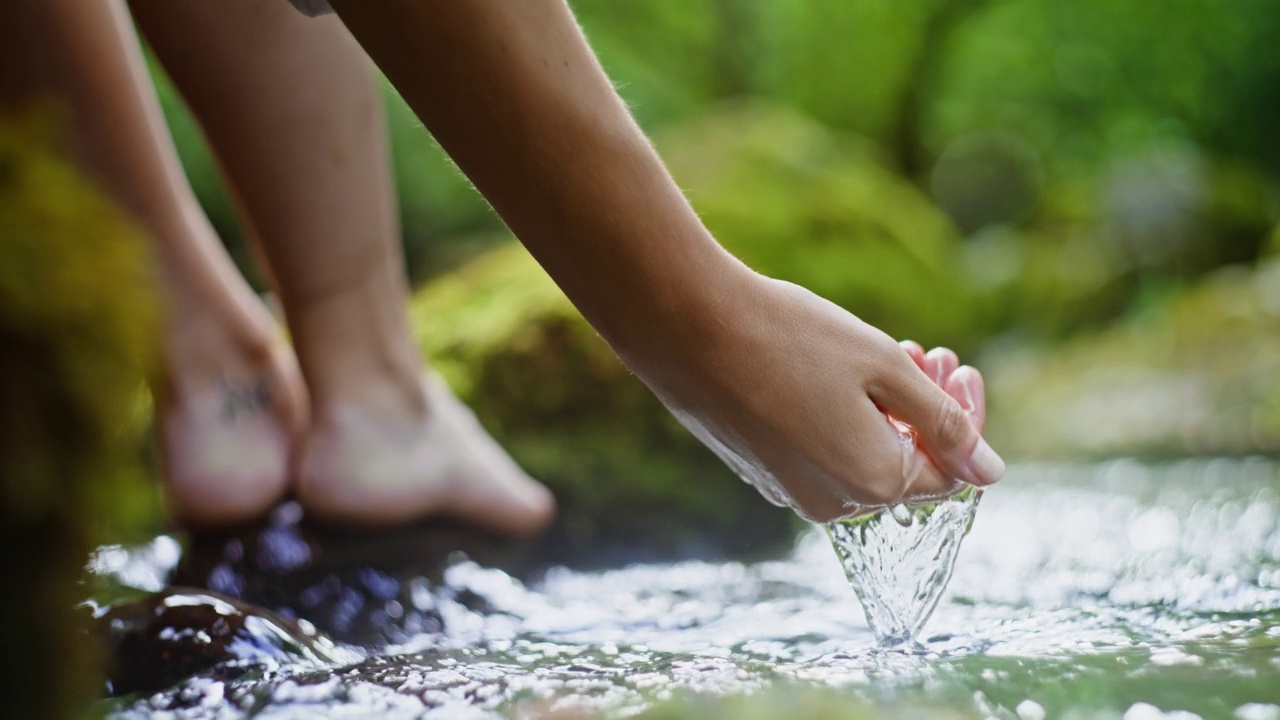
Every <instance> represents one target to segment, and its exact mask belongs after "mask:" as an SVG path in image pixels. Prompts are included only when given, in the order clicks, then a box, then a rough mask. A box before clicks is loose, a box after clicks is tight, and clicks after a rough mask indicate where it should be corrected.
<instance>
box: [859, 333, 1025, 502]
mask: <svg viewBox="0 0 1280 720" xmlns="http://www.w3.org/2000/svg"><path fill="white" fill-rule="evenodd" d="M970 372H972V373H973V376H972V377H971V376H969V375H967V374H966V373H959V374H961V376H962V377H961V380H962V381H964V385H965V386H966V388H967V389H968V390H969V391H970V394H971V395H970V396H972V395H974V394H976V395H978V396H979V397H975V398H974V400H975V401H976V400H979V399H980V395H981V392H982V385H981V376H980V375H978V374H977V371H970ZM958 384H959V383H957V385H958ZM975 390H976V393H974V392H973V391H975ZM959 391H960V387H953V388H952V392H953V393H954V394H955V395H961V396H962V397H963V395H962V393H961V392H959ZM869 394H870V395H871V399H872V400H874V401H875V403H876V404H877V405H879V406H880V407H881V408H882V409H884V411H885V412H887V413H889V414H890V415H892V416H893V417H895V418H897V419H899V420H901V421H902V422H905V423H907V424H908V425H911V426H912V427H913V428H915V431H916V437H917V441H918V443H919V447H920V448H921V449H922V450H924V452H925V454H927V455H928V456H929V459H930V460H932V461H933V464H934V465H935V466H936V467H937V468H938V470H940V471H941V472H942V473H943V475H945V476H949V477H953V478H956V479H958V480H962V481H964V482H967V483H969V484H971V485H990V484H992V483H994V482H996V481H997V480H999V479H1000V478H1001V477H1003V476H1004V471H1005V465H1004V460H1002V459H1001V458H1000V456H999V455H997V454H996V452H995V451H994V450H992V449H991V446H990V445H988V444H987V441H986V440H983V439H982V435H981V434H980V432H979V428H980V427H981V424H982V422H983V421H984V420H985V417H984V416H985V403H982V404H981V405H979V404H978V403H977V402H969V403H967V404H968V407H967V408H966V407H962V406H961V404H960V402H958V401H957V399H956V398H955V397H953V396H952V395H951V394H948V392H947V391H946V390H944V389H943V388H940V387H938V385H937V384H936V383H934V382H933V380H931V379H930V378H929V376H927V375H925V374H924V372H923V371H921V370H920V368H919V367H917V366H916V364H915V363H914V362H913V361H912V360H911V358H910V356H908V354H907V353H906V352H905V351H904V352H903V353H902V358H901V361H900V362H893V363H891V366H890V367H888V368H886V370H885V372H884V374H883V376H882V377H881V378H880V379H879V381H878V382H877V383H875V385H874V386H873V387H872V388H870V389H869ZM969 411H972V413H971V412H969Z"/></svg>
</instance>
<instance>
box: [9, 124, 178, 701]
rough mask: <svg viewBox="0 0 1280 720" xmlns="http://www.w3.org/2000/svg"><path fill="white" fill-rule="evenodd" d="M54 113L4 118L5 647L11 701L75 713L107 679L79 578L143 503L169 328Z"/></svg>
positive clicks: (139, 253)
mask: <svg viewBox="0 0 1280 720" xmlns="http://www.w3.org/2000/svg"><path fill="white" fill-rule="evenodd" d="M51 117H52V113H47V112H36V113H32V114H31V115H30V116H29V117H27V118H8V117H4V118H0V238H3V239H4V242H3V243H2V244H0V347H3V348H4V351H3V353H0V397H3V402H2V403H0V547H3V548H4V549H5V552H4V555H3V557H4V560H3V561H2V563H0V577H4V579H5V583H6V586H7V587H9V588H11V591H10V592H7V593H5V596H4V599H3V601H0V602H2V603H3V607H2V609H0V644H2V645H3V646H4V648H5V652H6V653H7V654H8V655H9V656H10V657H11V658H13V659H14V662H11V663H8V664H7V665H6V670H5V672H4V679H5V682H6V683H7V685H6V687H7V688H8V691H7V692H6V693H5V703H6V711H7V712H9V713H12V714H13V716H14V717H48V718H60V717H63V718H70V717H79V716H80V713H81V712H82V711H83V707H84V703H85V701H86V700H87V699H89V698H91V697H92V696H93V695H94V693H95V691H96V689H97V688H95V687H94V686H93V679H94V677H95V675H96V673H95V672H94V669H95V663H96V661H97V658H96V657H94V653H93V652H92V651H91V649H86V648H85V647H84V642H83V638H82V637H81V636H80V632H81V628H80V624H79V623H78V622H77V618H76V616H75V615H74V614H73V607H74V605H75V603H76V602H78V601H79V600H80V599H81V598H80V595H81V592H80V590H79V588H78V586H77V581H78V579H79V577H80V575H81V570H82V568H83V565H84V562H85V559H86V558H87V556H88V552H89V549H90V548H91V547H92V544H93V543H94V542H95V541H96V540H97V537H96V535H95V533H94V532H93V529H94V528H97V527H99V526H100V525H101V524H102V521H103V520H104V519H105V517H106V516H110V515H115V518H114V520H116V521H117V522H118V521H120V520H121V519H122V518H121V515H123V514H125V513H127V511H128V510H129V509H130V508H133V507H136V503H133V502H131V501H130V498H131V497H133V496H134V492H135V489H136V486H137V484H138V482H139V480H140V475H141V473H140V468H139V453H138V450H139V444H140V441H141V433H142V432H143V428H144V415H145V413H144V412H142V411H143V410H144V409H143V408H140V407H138V398H139V396H140V394H141V393H140V388H141V383H142V380H143V373H144V371H147V370H150V369H152V367H153V365H152V359H153V351H154V349H155V338H156V331H157V329H158V328H157V326H156V323H155V322H154V320H155V316H154V310H153V308H152V305H151V298H150V295H149V288H150V287H151V285H152V283H151V278H150V274H149V267H150V264H149V262H148V258H147V256H146V255H145V253H144V252H143V248H144V243H143V239H142V237H141V236H140V235H139V234H138V233H137V232H136V231H135V230H134V229H133V227H132V225H131V224H130V223H129V222H128V221H127V220H126V219H125V217H124V215H123V214H122V213H121V212H120V211H119V210H117V209H116V208H115V207H114V206H113V205H112V204H111V203H109V202H108V201H107V200H105V199H104V198H103V197H102V196H100V195H99V194H98V193H97V192H96V190H94V189H93V188H92V187H90V186H89V185H88V184H87V183H86V182H85V181H84V180H82V179H81V178H80V177H79V176H78V175H77V174H76V172H74V171H73V170H72V169H71V168H70V167H69V166H68V165H67V164H66V163H64V162H63V161H61V160H59V159H58V158H57V157H56V156H55V155H54V153H53V151H52V148H53V147H55V142H54V138H52V137H51V136H50V134H49V132H48V130H47V129H46V128H47V127H48V126H49V125H52V124H53V123H50V122H49V120H50V119H51ZM13 588H18V589H20V591H15V590H12V589H13Z"/></svg>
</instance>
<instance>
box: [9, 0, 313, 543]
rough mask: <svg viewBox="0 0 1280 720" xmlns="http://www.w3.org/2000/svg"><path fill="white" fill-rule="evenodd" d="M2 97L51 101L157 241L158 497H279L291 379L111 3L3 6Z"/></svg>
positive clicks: (185, 501) (251, 503) (288, 364)
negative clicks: (160, 296) (161, 489)
mask: <svg viewBox="0 0 1280 720" xmlns="http://www.w3.org/2000/svg"><path fill="white" fill-rule="evenodd" d="M0 16H4V17H2V18H0V28H4V29H2V30H0V33H5V34H9V35H11V37H4V38H0V68H11V69H13V70H14V72H0V76H2V77H0V101H2V102H3V103H4V104H5V105H7V106H11V107H13V106H18V105H21V104H24V103H27V102H30V101H31V100H33V99H39V98H44V97H53V98H57V99H59V100H61V101H63V102H64V103H65V104H66V105H67V106H69V109H70V110H71V120H72V128H73V129H74V131H75V132H74V133H73V137H74V147H72V148H70V151H71V152H73V153H75V154H76V155H78V156H79V158H80V159H82V160H83V162H84V164H85V165H86V167H87V168H88V169H89V170H90V172H92V173H93V174H95V175H96V176H97V177H98V179H99V180H100V181H101V182H102V184H103V185H104V186H105V188H106V189H107V190H108V191H109V192H111V193H113V194H114V195H115V196H116V197H117V199H118V200H119V201H120V202H121V203H122V204H123V205H125V206H126V207H128V208H129V209H131V210H132V211H133V212H134V213H135V214H136V216H137V217H138V219H139V221H140V222H141V223H142V225H143V227H144V228H146V229H147V230H148V231H149V232H150V234H151V235H152V237H153V238H154V239H155V241H156V250H157V253H156V254H157V258H158V260H159V266H160V271H161V272H160V274H161V279H162V281H163V291H164V299H165V301H166V302H165V306H166V310H167V327H166V335H165V342H164V349H165V354H166V360H167V368H168V373H167V377H166V379H165V381H164V382H163V383H162V384H161V385H160V386H158V387H157V388H155V390H156V392H155V396H156V402H157V408H158V425H159V430H160V434H161V449H162V454H163V456H164V461H165V475H166V479H167V483H168V499H169V502H170V505H171V508H172V510H173V512H174V514H175V515H176V517H177V518H178V519H180V520H183V521H186V522H191V523H196V524H210V523H226V522H235V521H238V520H242V519H245V518H247V517H251V516H253V515H256V514H259V513H261V512H263V511H265V510H266V509H267V508H269V507H270V506H271V505H272V504H273V503H275V502H276V501H278V500H279V498H280V497H281V496H283V494H284V492H285V490H286V488H287V482H288V475H289V472H288V465H289V458H290V450H291V444H292V441H293V438H295V437H297V436H298V435H299V434H300V429H301V427H302V426H303V425H304V424H305V410H306V408H305V402H306V399H305V394H304V392H303V388H302V384H301V375H300V374H299V372H298V368H297V365H296V362H295V361H294V359H293V356H292V353H290V352H289V350H288V348H287V346H285V345H284V343H283V342H282V341H281V340H280V339H279V338H278V334H277V333H276V331H275V326H274V323H273V322H272V320H271V317H270V315H269V314H268V313H267V311H266V309H265V308H264V307H263V306H262V305H261V303H259V302H258V301H257V298H255V297H254V295H253V292H252V291H251V290H250V288H249V287H248V285H247V284H246V283H245V282H244V279H243V278H241V277H240V275H239V274H238V273H237V272H236V270H235V268H234V266H233V265H232V263H231V260H230V258H228V257H227V255H226V253H225V252H224V251H223V249H222V247H221V245H220V243H219V241H218V238H217V237H216V236H215V234H214V232H213V229H212V228H211V227H210V225H209V223H208V220H207V219H206V218H205V217H204V215H203V213H202V212H201V210H200V207H199V205H198V204H197V202H196V199H195V197H194V196H193V194H192V192H191V189H190V186H189V185H188V184H187V181H186V178H185V177H184V175H183V172H182V168H181V166H180V165H179V163H178V159H177V155H176V154H175V152H174V149H173V146H172V141H171V140H170V139H169V137H168V134H167V130H166V128H165V126H164V124H163V119H162V118H161V116H160V113H159V107H158V104H157V102H156V99H155V97H154V94H153V92H152V90H151V87H150V80H149V78H148V77H147V74H146V68H145V65H144V64H143V59H142V56H141V53H140V52H139V49H138V46H137V41H136V38H135V37H134V35H133V31H132V28H131V27H130V26H129V21H128V16H127V13H126V11H125V9H124V7H123V5H122V3H120V2H118V1H117V0H13V3H12V4H6V5H4V9H3V10H0Z"/></svg>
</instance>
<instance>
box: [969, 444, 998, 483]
mask: <svg viewBox="0 0 1280 720" xmlns="http://www.w3.org/2000/svg"><path fill="white" fill-rule="evenodd" d="M969 470H970V471H972V472H973V475H974V477H975V478H976V479H977V480H978V482H979V484H982V485H990V484H992V483H994V482H996V481H997V480H999V479H1000V478H1002V477H1004V460H1001V459H1000V456H999V455H997V454H996V451H995V450H992V449H991V446H990V445H988V444H987V441H986V440H983V439H982V438H979V439H978V446H977V447H975V448H974V449H973V454H972V455H970V456H969Z"/></svg>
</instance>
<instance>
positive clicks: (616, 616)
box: [91, 459, 1280, 720]
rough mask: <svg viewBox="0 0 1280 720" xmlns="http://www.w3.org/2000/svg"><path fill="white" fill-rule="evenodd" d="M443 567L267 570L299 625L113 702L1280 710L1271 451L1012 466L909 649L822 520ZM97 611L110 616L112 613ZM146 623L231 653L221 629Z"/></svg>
mask: <svg viewBox="0 0 1280 720" xmlns="http://www.w3.org/2000/svg"><path fill="white" fill-rule="evenodd" d="M268 541H270V542H275V543H276V544H277V545H278V546H279V547H277V548H276V551H277V556H278V557H284V558H286V560H285V561H282V562H284V564H286V565H287V564H288V560H287V558H289V557H290V552H293V553H294V555H295V556H298V557H301V555H305V548H303V547H294V548H293V550H291V549H290V546H289V542H290V540H289V539H288V536H287V535H281V536H279V537H277V538H276V539H275V540H270V539H269V538H267V539H264V540H263V542H264V543H267V542H268ZM235 552H241V553H243V552H245V549H244V548H243V547H241V548H240V550H236V551H233V552H232V555H234V553H235ZM406 552H407V551H406ZM181 555H182V549H181V547H180V545H179V544H178V543H177V541H175V540H174V539H172V538H169V537H167V536H162V537H160V538H157V539H156V540H155V541H153V542H152V543H150V544H147V545H144V546H140V547H136V548H121V547H106V548H102V549H100V550H99V551H98V553H97V554H96V555H95V557H94V559H93V562H92V563H91V569H92V570H93V571H94V573H95V574H96V576H97V577H98V578H100V579H105V580H110V581H111V582H112V583H114V584H115V585H117V586H118V587H122V588H125V589H129V588H133V589H136V590H137V591H155V590H159V589H160V588H162V587H164V586H165V584H166V583H167V582H169V575H170V573H171V571H172V569H173V568H174V567H175V566H176V565H178V564H179V563H180V561H181ZM233 559H234V558H233ZM295 559H296V560H297V562H303V559H297V558H295ZM220 567H223V566H214V567H212V568H211V569H209V568H206V569H205V571H204V574H203V575H202V577H204V578H206V579H208V578H213V579H214V580H215V582H211V583H210V582H207V583H206V586H207V587H211V588H212V589H214V590H221V591H222V592H223V593H224V594H228V595H237V596H247V595H252V593H249V592H248V590H250V589H251V588H248V587H247V586H246V585H245V582H246V581H245V580H244V579H243V578H241V577H239V576H237V575H236V574H235V572H233V571H232V570H230V569H223V570H220V569H219V568H220ZM227 567H230V566H227ZM286 569H287V568H286ZM219 572H221V573H222V575H218V573H219ZM421 572H422V573H423V574H422V575H421V576H418V577H415V576H412V575H409V576H406V575H404V574H399V575H397V574H395V573H391V572H381V571H379V570H378V569H377V568H360V569H358V570H356V571H353V573H354V574H348V575H345V576H342V577H341V578H339V577H338V576H336V575H328V576H325V577H319V578H308V579H307V580H306V581H305V582H300V583H299V585H298V587H297V588H296V589H292V588H284V586H282V585H280V583H278V582H275V581H271V582H264V583H262V587H261V588H259V593H258V597H257V598H255V602H258V603H260V604H266V605H267V606H268V607H271V608H273V609H275V610H278V611H279V612H280V616H279V617H277V618H276V619H274V620H273V619H271V618H270V617H267V618H266V619H262V618H258V617H248V621H249V622H246V623H244V624H243V627H241V626H237V627H239V628H240V629H239V630H236V629H235V628H232V630H228V631H227V632H228V633H231V634H229V635H228V637H233V635H234V637H233V639H232V641H229V642H228V643H227V644H226V647H227V648H230V649H231V650H233V651H234V652H232V659H231V660H225V659H223V660H221V661H218V658H214V661H211V662H212V664H209V663H206V664H205V666H203V667H202V668H201V669H199V670H198V671H197V672H195V674H193V675H190V676H186V677H183V678H181V679H176V680H174V681H173V682H171V683H170V682H169V681H168V680H166V681H164V682H163V683H156V682H153V683H152V684H155V685H157V687H146V685H147V682H146V681H145V679H144V680H138V681H137V683H136V685H137V687H136V688H129V687H123V686H119V687H115V688H114V689H115V691H116V692H117V695H118V696H117V697H114V698H110V699H107V700H104V701H103V702H104V703H105V710H106V712H107V713H108V716H109V717H112V718H120V719H123V718H159V717H166V718H235V717H256V718H303V717H315V716H317V715H321V716H329V717H368V716H377V717H392V718H401V717H403V718H418V717H511V716H517V717H581V716H586V717H590V716H592V715H593V714H601V715H603V716H607V717H615V716H628V715H633V714H638V713H641V712H643V711H645V710H646V709H647V708H649V707H651V706H653V705H654V704H655V703H660V702H662V701H664V700H667V699H670V698H673V697H682V696H685V695H688V694H710V695H717V696H719V695H739V694H744V693H749V694H759V695H758V696H759V697H765V696H766V695H764V694H767V693H778V692H784V691H785V692H799V693H805V692H815V693H817V692H823V693H838V694H839V695H840V696H841V697H847V698H848V699H849V702H850V703H851V704H852V703H854V702H855V701H857V702H860V703H866V704H868V705H870V706H871V707H872V709H873V710H874V711H877V712H876V714H875V715H871V717H876V716H883V717H923V718H929V717H939V718H942V717H946V718H955V717H961V718H969V717H972V718H1010V719H1012V718H1018V719H1019V720H1037V719H1043V718H1073V719H1076V720H1086V719H1089V720H1092V719H1094V718H1098V719H1103V718H1116V719H1117V720H1119V719H1121V718H1123V720H1148V719H1150V718H1177V719H1179V720H1187V719H1189V718H1193V717H1200V718H1206V719H1208V718H1232V719H1236V720H1280V465H1277V464H1276V463H1275V462H1273V461H1269V460H1263V459H1203V460H1185V461H1178V462H1168V463H1159V464H1141V463H1138V462H1135V461H1129V460H1118V461H1111V462H1106V463H1099V464H1076V465H1031V464H1023V465H1015V466H1013V467H1011V468H1010V471H1009V473H1008V476H1007V478H1006V479H1005V480H1004V481H1002V482H1001V483H1000V484H999V485H997V486H994V487H992V488H990V489H988V491H987V492H986V493H985V497H983V499H982V506H981V508H979V510H978V512H977V515H976V519H975V521H974V523H973V527H972V531H971V532H970V534H969V536H968V538H967V539H966V540H965V541H964V543H963V545H962V546H961V548H960V550H959V558H958V561H957V563H956V565H955V569H954V573H953V575H952V577H951V581H950V584H949V586H947V589H946V591H945V592H944V593H943V594H942V596H941V599H940V601H939V602H938V606H937V609H936V611H935V612H934V613H933V615H932V617H931V618H930V619H929V620H928V622H927V624H926V625H925V626H924V628H923V630H922V631H920V632H919V633H918V635H917V636H916V639H917V640H918V641H919V643H920V646H921V647H919V648H918V651H917V652H911V653H906V652H895V651H892V650H882V649H880V647H879V645H878V644H877V642H876V640H875V637H874V635H873V634H872V632H871V630H870V628H869V626H868V624H867V622H866V620H865V619H864V616H863V612H862V609H861V606H860V605H859V602H858V598H857V597H856V596H855V593H854V591H853V590H852V589H851V588H850V586H849V584H848V583H847V582H846V580H845V576H844V573H843V572H842V569H841V565H840V562H839V561H838V560H837V558H836V555H835V553H834V552H833V550H832V547H831V544H830V542H828V539H827V537H826V535H825V533H824V532H822V531H821V530H819V529H817V528H813V529H810V530H808V531H806V532H803V533H801V534H800V535H799V537H798V538H797V540H796V543H795V546H794V549H793V550H792V551H791V552H790V553H789V554H788V555H786V556H785V557H782V558H779V559H774V560H768V561H763V562H755V563H740V562H681V563H670V564H647V565H634V566H629V567H623V568H617V569H611V570H604V571H580V570H573V569H568V568H563V567H556V568H551V569H550V570H546V571H545V572H540V573H538V574H537V576H536V577H533V578H530V579H529V580H528V582H527V583H525V582H521V581H519V580H517V579H516V578H515V576H514V575H512V574H508V573H507V572H504V571H502V570H499V569H496V568H495V567H493V566H492V565H490V564H488V563H487V562H486V561H485V560H484V559H483V558H482V557H480V556H479V555H478V554H476V553H472V554H470V556H463V555H461V554H458V553H452V554H449V555H448V557H446V558H445V559H443V560H441V562H440V563H439V566H438V567H431V568H427V569H424V570H422V571H421ZM219 577H221V578H222V579H221V580H218V578H219ZM219 583H221V585H219ZM272 593H275V594H274V595H273V594H272ZM219 597H220V596H219ZM264 597H265V598H267V599H266V600H264V599H262V598H264ZM202 598H204V596H203V595H200V593H199V591H184V592H183V593H179V594H175V595H172V596H170V597H169V598H168V599H167V600H164V599H162V600H159V601H158V602H159V605H157V604H156V602H157V601H153V603H152V605H150V606H148V608H149V609H148V610H147V611H146V612H149V613H159V612H160V611H159V610H156V608H157V607H159V606H161V605H163V606H164V608H162V609H164V610H165V612H167V611H168V610H173V609H181V608H189V607H191V606H193V605H198V606H203V605H205V604H207V605H209V606H210V607H213V608H214V610H212V611H211V612H212V613H213V614H212V615H210V617H214V618H215V620H214V622H215V623H217V622H222V621H220V620H217V618H219V617H222V618H230V617H232V616H233V615H234V614H235V612H236V611H235V610H234V608H232V609H227V608H229V607H231V606H225V605H216V603H218V602H220V601H219V600H218V599H217V597H212V598H204V599H202ZM272 598H274V599H275V600H276V602H269V600H271V599H272ZM169 602H172V603H173V604H172V605H166V604H165V603H169ZM94 611H95V612H96V613H97V614H99V615H100V616H102V617H107V615H106V613H107V612H108V610H107V608H106V603H105V602H100V603H99V604H98V605H96V606H94ZM112 612H114V611H112ZM152 616H153V615H147V616H146V617H152ZM154 617H160V615H158V614H155V615H154ZM166 617H167V616H166ZM293 617H305V618H307V620H308V621H310V622H308V621H303V622H301V623H294V620H293V619H292V618H293ZM166 622H168V621H167V620H166ZM199 622H205V621H199ZM125 625H127V623H125V622H123V621H118V622H116V624H115V625H114V626H113V627H114V628H115V629H117V630H119V629H120V628H122V627H124V626H125ZM226 625H227V623H226V622H222V625H220V626H219V627H223V628H224V629H225V627H224V626H226ZM268 626H270V628H274V629H271V630H270V633H268V632H266V631H265V630H263V628H266V627H268ZM314 626H319V627H320V628H321V629H322V630H323V631H325V632H327V633H328V634H329V636H330V637H331V638H332V642H330V641H329V640H326V639H324V638H323V637H320V635H319V633H317V632H316V631H315V630H314ZM255 628H256V629H255ZM148 632H151V634H152V636H153V639H154V638H161V639H163V640H165V641H167V642H177V641H178V640H182V641H183V642H188V643H195V644H197V645H200V644H201V643H203V644H204V645H205V646H207V645H209V643H208V642H206V640H207V637H208V633H206V635H205V637H204V638H202V637H201V633H202V632H205V631H204V630H202V629H201V628H200V627H194V629H189V631H183V632H181V633H180V632H176V631H174V629H173V627H169V626H166V627H165V628H160V629H159V630H156V628H155V627H152V628H151V629H150V630H148ZM235 632H239V633H240V634H239V635H235V634H234V633H235ZM271 633H275V635H271ZM268 635H270V636H271V637H278V638H283V639H282V640H280V641H279V642H277V641H275V640H270V639H267V640H263V639H262V638H263V637H267V636H268ZM293 635H297V637H293ZM179 636H181V637H179ZM375 640H376V641H375ZM131 647H133V646H131ZM281 648H283V649H281ZM300 648H301V649H300ZM134 652H138V651H137V650H136V649H135V651H134ZM166 658H169V660H166V664H164V667H172V662H171V660H172V657H171V656H166ZM197 665H199V664H198V663H197ZM139 677H143V678H145V677H149V676H146V675H140V676H139ZM569 710H572V711H573V712H575V713H577V712H581V713H584V715H577V714H570V715H563V714H561V713H564V712H567V711H569ZM664 717H665V716H664ZM851 717H852V715H851ZM857 717H868V716H867V715H858V716H857Z"/></svg>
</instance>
